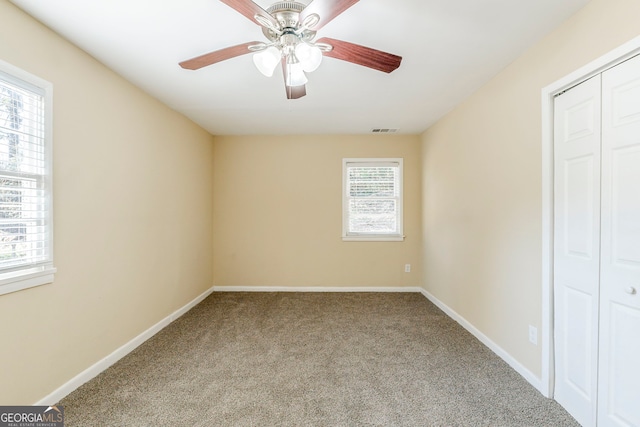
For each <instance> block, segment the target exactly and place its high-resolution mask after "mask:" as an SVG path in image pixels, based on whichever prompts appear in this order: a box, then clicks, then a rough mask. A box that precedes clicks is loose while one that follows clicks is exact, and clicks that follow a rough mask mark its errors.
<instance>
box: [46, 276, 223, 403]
mask: <svg viewBox="0 0 640 427" xmlns="http://www.w3.org/2000/svg"><path fill="white" fill-rule="evenodd" d="M213 291H214V288H213V287H211V288H210V289H208V290H206V291H204V292H203V293H202V294H200V295H199V296H197V297H196V298H195V299H194V300H192V301H191V302H189V303H187V304H186V305H185V306H183V307H182V308H179V309H178V310H176V311H174V312H173V313H171V314H170V315H168V316H167V317H165V318H164V319H162V320H161V321H159V322H158V323H156V324H155V325H153V326H151V327H150V328H149V329H147V330H146V331H144V332H142V333H141V334H140V335H138V336H136V337H135V338H133V339H132V340H131V341H129V342H127V343H126V344H124V345H123V346H121V347H119V348H118V349H116V350H115V351H114V352H113V353H111V354H109V355H108V356H106V357H105V358H103V359H101V360H99V361H98V362H96V363H94V364H93V365H91V366H90V367H88V368H87V369H85V370H84V371H82V372H80V373H79V374H78V375H76V376H75V377H73V378H71V379H70V380H69V381H67V382H66V383H64V384H63V385H61V386H60V387H58V388H57V389H56V390H54V391H53V392H51V393H49V394H48V395H47V396H45V397H43V398H42V399H40V400H39V401H37V402H36V403H34V405H37V406H44V405H46V406H49V405H53V404H55V403H58V402H59V401H60V400H61V399H62V398H64V397H65V396H67V395H68V394H69V393H71V392H72V391H74V390H75V389H77V388H78V387H80V386H81V385H82V384H84V383H86V382H87V381H89V380H91V379H93V378H95V377H96V376H98V374H100V373H101V372H103V371H104V370H106V369H107V368H108V367H110V366H111V365H113V364H114V363H116V362H117V361H118V360H120V359H122V358H123V357H124V356H126V355H127V354H129V353H131V352H132V351H133V350H135V349H136V347H138V346H139V345H140V344H142V343H144V342H145V341H146V340H148V339H149V338H151V337H152V336H154V335H155V334H157V333H158V332H160V330H162V329H163V328H164V327H166V326H167V325H169V323H171V322H173V321H174V320H176V319H177V318H179V317H180V316H182V315H183V314H185V313H186V312H187V311H189V310H191V309H192V308H193V307H195V306H196V305H197V304H198V303H200V302H201V301H202V300H204V299H205V298H206V297H208V296H209V295H210V294H211V293H212V292H213Z"/></svg>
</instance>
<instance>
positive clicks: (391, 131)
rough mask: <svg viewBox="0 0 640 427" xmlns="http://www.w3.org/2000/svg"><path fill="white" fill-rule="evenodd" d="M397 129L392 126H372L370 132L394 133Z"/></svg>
mask: <svg viewBox="0 0 640 427" xmlns="http://www.w3.org/2000/svg"><path fill="white" fill-rule="evenodd" d="M398 130H399V129H397V128H396V129H394V128H374V129H371V133H396V132H398Z"/></svg>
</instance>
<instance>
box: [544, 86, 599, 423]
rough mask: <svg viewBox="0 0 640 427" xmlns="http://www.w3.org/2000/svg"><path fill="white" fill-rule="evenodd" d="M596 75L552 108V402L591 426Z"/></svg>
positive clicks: (595, 316) (595, 305)
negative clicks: (553, 346) (553, 359)
mask: <svg viewBox="0 0 640 427" xmlns="http://www.w3.org/2000/svg"><path fill="white" fill-rule="evenodd" d="M600 111H601V106H600V76H596V77H593V78H592V79H590V80H588V81H586V82H584V83H582V84H580V85H579V86H577V87H575V88H573V89H571V90H570V91H568V92H566V93H564V94H562V95H560V96H558V97H556V99H555V104H554V120H555V129H554V156H555V159H554V165H555V166H554V176H555V179H554V204H555V207H556V208H555V212H554V224H555V229H554V311H555V326H554V335H555V342H556V345H555V369H556V376H555V378H556V381H555V393H554V394H555V398H556V400H557V401H558V402H559V403H560V404H562V406H564V407H565V408H566V409H567V411H568V412H569V413H570V414H571V415H573V417H575V418H576V419H577V420H578V421H579V422H580V423H581V424H582V425H584V426H589V425H593V424H594V422H595V409H596V397H597V363H598V360H597V350H598V309H599V308H598V307H599V299H598V298H599V297H598V288H599V275H600V259H599V257H600V252H599V248H600V130H601V126H600V123H601V119H600Z"/></svg>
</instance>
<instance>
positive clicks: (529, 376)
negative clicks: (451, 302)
mask: <svg viewBox="0 0 640 427" xmlns="http://www.w3.org/2000/svg"><path fill="white" fill-rule="evenodd" d="M420 292H421V293H422V295H424V296H425V297H426V298H427V299H428V300H429V301H431V302H432V303H434V304H435V305H436V306H437V307H438V308H439V309H440V310H442V311H444V312H445V313H446V314H447V316H449V317H451V318H452V319H453V320H455V321H456V322H458V323H459V324H460V325H461V326H462V327H463V328H465V329H466V330H467V331H469V332H470V333H471V335H473V336H474V337H476V338H477V339H478V340H479V341H480V342H481V343H483V344H484V345H486V346H487V347H489V349H490V350H491V351H493V352H494V353H495V354H496V355H498V356H499V357H500V358H501V359H502V360H504V361H505V362H507V363H508V364H509V366H511V367H512V368H513V369H515V370H516V372H518V373H519V374H520V375H522V376H523V377H524V379H525V380H527V381H528V382H529V383H530V384H531V385H532V386H534V387H535V388H536V389H537V390H538V391H539V392H540V393H542V394H543V395H544V387H543V386H542V379H540V378H538V377H536V376H535V375H534V374H533V372H531V371H530V370H528V369H527V368H525V367H524V366H522V364H520V362H518V361H517V360H516V359H514V358H513V356H511V355H510V354H509V353H507V352H506V351H505V350H504V349H503V348H502V347H500V346H499V345H498V344H496V343H494V342H493V341H491V340H490V339H489V338H488V337H487V336H486V335H484V334H483V333H482V332H480V331H479V330H478V329H476V327H475V326H473V325H472V324H471V323H469V322H468V321H467V320H466V319H465V318H464V317H462V316H460V315H459V314H458V313H456V312H455V311H454V310H453V309H451V308H450V307H449V306H447V305H446V304H445V303H443V302H442V301H440V300H439V299H438V298H436V297H435V296H433V295H432V294H430V293H429V292H427V291H426V290H424V289H420Z"/></svg>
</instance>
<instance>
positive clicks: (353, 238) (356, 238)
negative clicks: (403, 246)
mask: <svg viewBox="0 0 640 427" xmlns="http://www.w3.org/2000/svg"><path fill="white" fill-rule="evenodd" d="M342 241H343V242H402V241H404V236H398V235H387V236H385V235H377V236H374V235H369V236H342Z"/></svg>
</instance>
